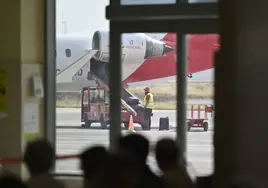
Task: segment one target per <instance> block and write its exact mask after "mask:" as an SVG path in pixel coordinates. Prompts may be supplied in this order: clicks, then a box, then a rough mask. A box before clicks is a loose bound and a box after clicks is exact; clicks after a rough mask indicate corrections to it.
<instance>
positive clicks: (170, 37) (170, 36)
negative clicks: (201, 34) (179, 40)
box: [162, 33, 176, 42]
mask: <svg viewBox="0 0 268 188" xmlns="http://www.w3.org/2000/svg"><path fill="white" fill-rule="evenodd" d="M162 41H169V42H175V41H176V34H175V33H167V34H166V35H165V36H164V37H163V38H162Z"/></svg>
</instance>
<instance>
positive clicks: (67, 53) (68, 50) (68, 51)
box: [65, 49, 72, 57]
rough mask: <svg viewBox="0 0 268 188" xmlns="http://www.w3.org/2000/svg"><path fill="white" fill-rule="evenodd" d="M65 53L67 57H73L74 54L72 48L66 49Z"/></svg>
mask: <svg viewBox="0 0 268 188" xmlns="http://www.w3.org/2000/svg"><path fill="white" fill-rule="evenodd" d="M65 54H66V57H71V56H72V53H71V50H70V49H66V50H65Z"/></svg>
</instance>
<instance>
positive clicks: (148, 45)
mask: <svg viewBox="0 0 268 188" xmlns="http://www.w3.org/2000/svg"><path fill="white" fill-rule="evenodd" d="M92 49H94V50H98V52H97V54H96V55H95V57H94V58H95V59H96V60H98V61H102V62H109V56H110V53H109V32H108V31H96V32H95V33H94V35H93V41H92ZM170 51H173V49H172V48H171V47H169V46H167V45H166V44H165V43H164V42H162V41H159V40H156V39H153V38H151V37H149V36H147V35H145V34H144V33H128V34H122V38H121V56H122V63H126V64H131V63H132V62H137V61H140V62H142V61H143V60H145V59H148V58H152V57H160V56H163V55H164V54H165V53H167V52H170Z"/></svg>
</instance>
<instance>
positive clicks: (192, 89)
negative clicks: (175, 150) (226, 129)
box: [187, 34, 219, 176]
mask: <svg viewBox="0 0 268 188" xmlns="http://www.w3.org/2000/svg"><path fill="white" fill-rule="evenodd" d="M187 39H188V56H189V61H188V74H189V76H190V78H188V113H187V119H188V161H189V162H190V164H191V165H190V167H191V168H192V167H193V169H194V171H195V173H196V174H197V175H199V176H203V175H211V174H212V173H213V170H214V169H213V163H214V158H213V130H214V125H213V122H214V121H213V118H214V109H213V107H214V52H215V51H216V50H218V49H219V40H218V39H219V38H218V35H216V34H202V35H201V34H200V35H188V36H187Z"/></svg>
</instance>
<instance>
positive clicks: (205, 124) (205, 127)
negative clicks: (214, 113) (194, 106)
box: [203, 122, 208, 132]
mask: <svg viewBox="0 0 268 188" xmlns="http://www.w3.org/2000/svg"><path fill="white" fill-rule="evenodd" d="M203 127H204V131H205V132H207V131H208V122H204V123H203Z"/></svg>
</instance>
